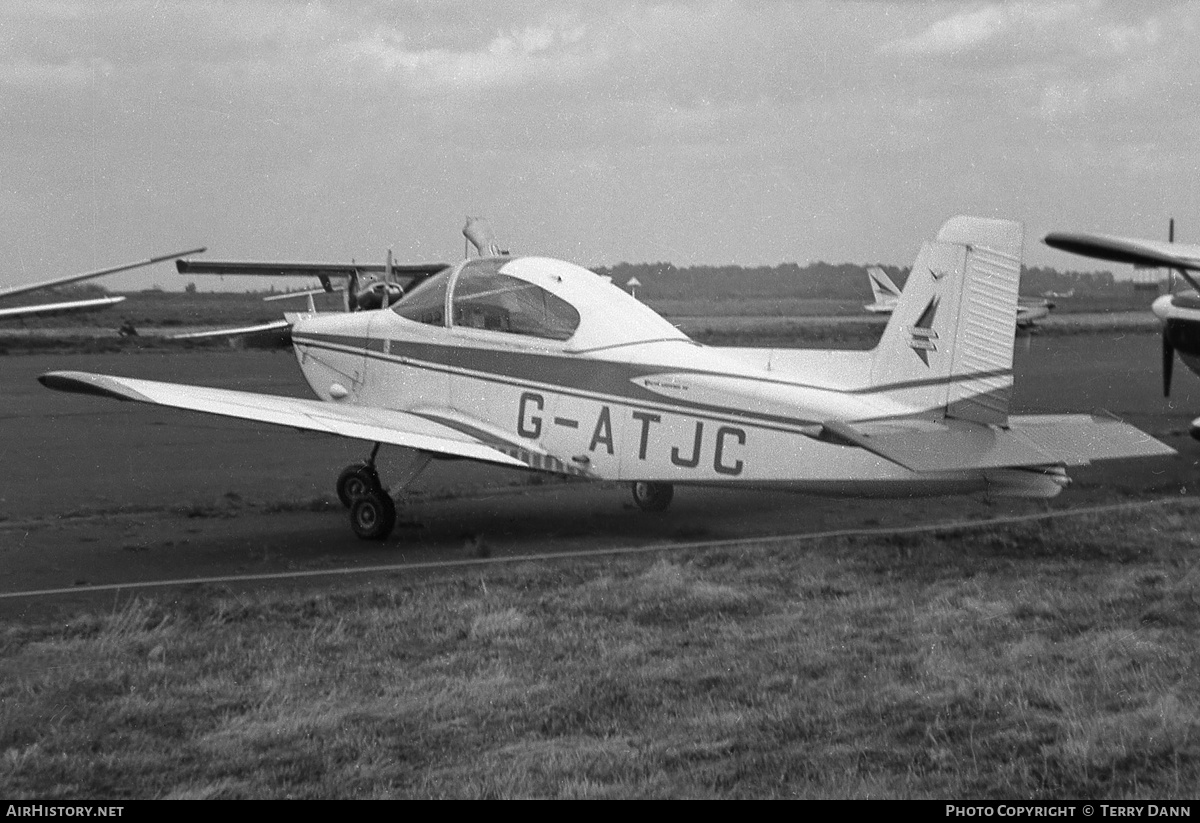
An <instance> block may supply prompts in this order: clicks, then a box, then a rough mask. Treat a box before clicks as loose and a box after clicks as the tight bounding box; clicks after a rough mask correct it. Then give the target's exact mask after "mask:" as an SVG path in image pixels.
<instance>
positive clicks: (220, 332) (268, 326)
mask: <svg viewBox="0 0 1200 823" xmlns="http://www.w3.org/2000/svg"><path fill="white" fill-rule="evenodd" d="M291 328H292V321H290V320H272V321H271V322H270V323H260V324H258V325H257V326H241V327H240V328H236V329H209V330H206V331H194V332H187V333H186V334H172V335H170V336H169V337H168V339H169V340H209V339H212V338H215V337H245V336H248V335H253V334H266V333H268V332H284V331H290V330H291Z"/></svg>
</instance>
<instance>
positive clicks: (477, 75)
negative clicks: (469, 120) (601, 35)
mask: <svg viewBox="0 0 1200 823" xmlns="http://www.w3.org/2000/svg"><path fill="white" fill-rule="evenodd" d="M585 34H586V28H585V27H584V26H582V25H562V24H555V23H549V22H542V23H538V24H534V25H528V26H524V27H520V28H513V29H510V30H509V31H503V32H497V33H496V34H495V36H493V37H492V39H491V40H489V41H488V42H487V43H485V44H483V45H482V46H480V47H477V48H469V49H451V48H445V47H435V48H419V47H413V46H411V45H409V42H410V40H411V38H410V37H407V36H406V35H405V33H404V32H403V31H402V30H400V29H398V28H394V27H390V26H378V27H376V28H375V29H374V30H372V31H370V32H368V33H366V34H364V35H362V36H360V37H357V38H355V39H353V40H350V41H348V42H343V43H338V44H336V45H334V46H333V47H331V48H329V49H328V50H327V51H326V52H325V53H324V55H323V58H324V59H325V60H326V61H328V62H330V63H344V64H345V65H347V66H348V67H349V68H350V71H351V72H359V71H363V70H365V71H368V72H374V73H376V74H378V75H383V76H385V77H386V76H391V77H397V78H399V79H403V80H405V81H407V82H408V83H409V84H410V87H411V88H413V89H415V90H419V91H424V92H436V91H439V90H457V91H477V90H485V89H493V88H500V87H512V86H520V85H523V84H526V83H530V82H565V81H567V80H571V79H580V78H582V77H585V76H587V75H590V74H592V73H594V72H596V71H599V70H600V69H601V68H602V66H603V64H604V62H605V55H604V53H603V52H602V51H593V50H590V49H589V48H587V43H586V42H585Z"/></svg>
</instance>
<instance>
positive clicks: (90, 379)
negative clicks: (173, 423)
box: [37, 371, 134, 400]
mask: <svg viewBox="0 0 1200 823" xmlns="http://www.w3.org/2000/svg"><path fill="white" fill-rule="evenodd" d="M37 380H38V382H39V383H41V384H42V385H43V386H45V387H46V388H48V389H53V390H54V391H61V392H69V393H71V394H90V395H94V396H96V397H108V398H112V399H114V400H133V399H134V398H132V397H130V396H129V395H128V394H126V393H124V392H120V391H117V390H116V389H114V388H112V387H111V386H109V385H106V384H105V382H104V377H103V376H102V375H97V374H88V373H87V372H77V371H52V372H46V373H45V374H41V375H38V379H37Z"/></svg>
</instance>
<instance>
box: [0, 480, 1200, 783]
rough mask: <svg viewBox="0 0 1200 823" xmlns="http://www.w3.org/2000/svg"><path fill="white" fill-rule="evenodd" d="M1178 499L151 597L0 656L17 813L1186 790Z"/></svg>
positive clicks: (0, 772)
mask: <svg viewBox="0 0 1200 823" xmlns="http://www.w3.org/2000/svg"><path fill="white" fill-rule="evenodd" d="M1198 529H1200V506H1198V505H1197V504H1196V502H1195V501H1193V500H1190V499H1185V500H1180V501H1179V502H1175V503H1171V504H1166V505H1157V506H1150V507H1143V508H1136V509H1133V508H1131V509H1128V510H1126V511H1121V512H1117V513H1111V514H1102V515H1101V514H1093V515H1083V516H1074V517H1068V518H1062V519H1055V520H1042V521H1033V522H1024V523H1016V524H1010V525H996V526H992V527H989V528H987V529H982V530H977V531H976V530H964V529H959V530H954V531H943V532H940V533H934V534H902V535H895V536H889V537H855V538H828V539H822V540H815V541H808V542H803V543H792V544H786V543H785V544H778V543H776V544H773V545H770V546H762V547H737V548H710V549H691V550H688V549H676V550H673V551H664V552H663V553H661V554H659V555H651V556H637V557H627V558H623V559H611V558H608V559H600V560H597V559H592V560H578V561H573V562H570V563H564V562H546V563H528V562H526V563H524V564H522V565H516V566H504V565H502V566H490V567H479V568H476V569H473V570H469V571H459V572H453V573H449V572H448V573H443V574H436V575H428V576H418V575H404V576H395V577H386V578H380V579H376V580H374V581H372V582H371V583H369V584H364V585H360V586H350V585H343V586H340V587H336V588H335V587H325V588H322V589H320V590H319V591H299V592H283V591H274V592H263V593H257V594H244V593H242V594H239V593H234V592H231V591H224V590H216V589H210V590H192V591H186V592H170V593H168V594H164V595H162V596H158V597H149V598H143V597H139V598H135V599H132V600H129V599H122V600H120V601H119V602H114V603H113V604H112V606H111V608H105V609H102V610H99V611H95V612H89V613H81V614H77V615H74V616H72V617H70V618H69V619H65V620H64V619H58V618H54V619H50V618H47V619H46V620H45V621H44V622H18V623H10V624H8V625H6V626H5V627H4V630H3V634H2V640H0V789H2V790H3V794H4V795H5V796H6V797H8V798H10V799H12V800H16V799H19V798H56V799H68V798H80V799H82V798H114V799H120V798H154V797H176V798H245V797H261V798H275V797H325V798H373V797H455V798H469V797H618V798H626V797H805V798H867V797H875V798H946V799H950V798H976V799H985V798H1008V799H1013V798H1033V799H1037V798H1041V799H1062V798H1087V799H1104V798H1114V799H1115V798H1125V799H1132V798H1154V799H1168V798H1189V797H1194V796H1195V790H1196V786H1197V785H1200V666H1198V664H1200V651H1198V649H1197V646H1196V643H1195V638H1196V631H1197V629H1198V628H1200V609H1198V606H1200V601H1198V595H1200V576H1198V575H1197V560H1196V548H1197V537H1196V534H1197V530H1198Z"/></svg>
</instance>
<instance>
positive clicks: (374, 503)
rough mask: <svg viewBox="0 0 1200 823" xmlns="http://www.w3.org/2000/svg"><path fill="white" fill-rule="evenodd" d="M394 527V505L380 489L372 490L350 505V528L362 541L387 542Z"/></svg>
mask: <svg viewBox="0 0 1200 823" xmlns="http://www.w3.org/2000/svg"><path fill="white" fill-rule="evenodd" d="M395 525H396V504H395V503H393V502H392V498H391V497H389V496H388V494H387V492H385V491H383V490H381V489H372V490H371V491H368V492H367V493H366V494H364V495H362V496H361V497H358V498H355V500H354V502H353V503H351V504H350V528H352V529H354V533H355V534H356V535H358V536H359V537H360V538H361V539H363V540H387V537H388V535H389V534H391V533H392V529H393V528H394V527H395Z"/></svg>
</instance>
